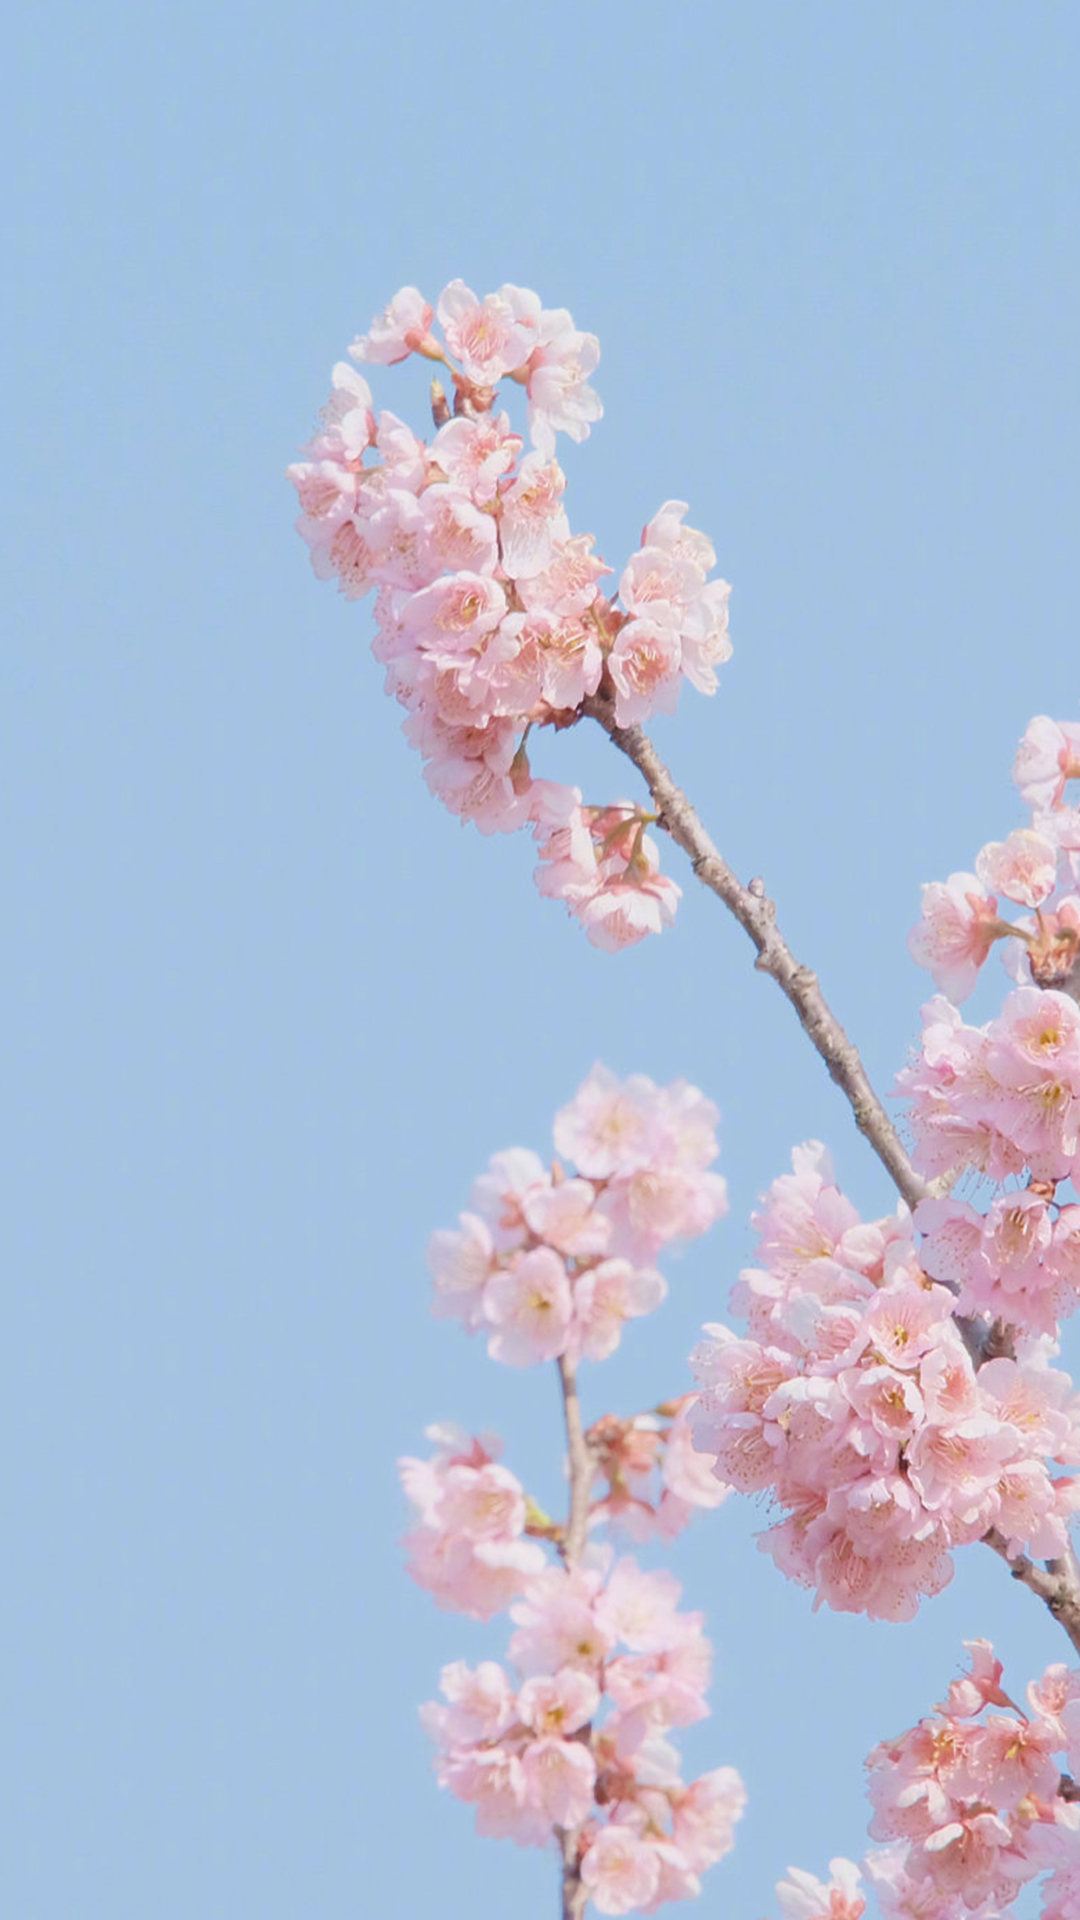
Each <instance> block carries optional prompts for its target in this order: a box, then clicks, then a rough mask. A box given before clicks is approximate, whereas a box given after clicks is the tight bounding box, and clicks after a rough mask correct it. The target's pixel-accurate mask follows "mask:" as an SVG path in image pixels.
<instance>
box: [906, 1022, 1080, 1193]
mask: <svg viewBox="0 0 1080 1920" xmlns="http://www.w3.org/2000/svg"><path fill="white" fill-rule="evenodd" d="M897 1085H898V1087H899V1089H900V1091H901V1093H903V1094H904V1095H906V1096H907V1097H908V1098H909V1099H910V1101H911V1106H910V1109H909V1112H908V1124H909V1126H910V1128H911V1132H912V1135H913V1138H914V1143H915V1150H914V1160H915V1165H916V1166H917V1167H918V1169H919V1171H920V1172H921V1173H925V1174H927V1175H929V1176H930V1177H933V1176H935V1175H938V1174H957V1173H960V1172H963V1171H965V1170H966V1169H969V1168H970V1169H973V1170H974V1171H975V1172H977V1173H980V1174H984V1175H985V1176H986V1177H987V1178H988V1179H989V1180H992V1181H994V1182H995V1183H1000V1182H1002V1181H1004V1180H1007V1179H1009V1178H1010V1177H1012V1176H1015V1175H1019V1174H1022V1173H1023V1172H1024V1170H1025V1169H1027V1170H1028V1171H1029V1172H1030V1173H1031V1174H1032V1175H1033V1177H1034V1178H1035V1179H1036V1180H1037V1181H1046V1182H1049V1183H1050V1184H1051V1185H1055V1184H1056V1183H1057V1182H1058V1181H1060V1180H1065V1179H1067V1178H1069V1176H1070V1175H1073V1176H1075V1175H1076V1174H1077V1173H1080V1006H1078V1005H1077V1003H1076V1001H1075V1000H1073V999H1072V998H1071V997H1070V995H1069V994H1066V993H1057V992H1052V991H1047V992H1043V991H1041V990H1040V989H1039V988H1038V987H1018V988H1017V989H1016V990H1015V991H1014V992H1012V993H1009V994H1008V995H1007V996H1006V998H1005V1002H1004V1004H1003V1006H1002V1009H1001V1012H1000V1014H999V1015H998V1017H997V1019H996V1020H991V1021H989V1022H988V1023H987V1024H986V1025H985V1026H981V1027H971V1026H968V1025H966V1024H965V1022H964V1020H963V1019H962V1018H961V1016H960V1014H959V1013H958V1012H957V1010H956V1008H955V1007H954V1006H953V1005H952V1004H951V1002H950V1001H948V1000H946V999H945V998H944V997H943V996H942V995H940V994H938V995H935V997H934V999H933V1000H931V1001H929V1002H928V1004H927V1005H926V1007H924V1009H923V1035H922V1047H921V1051H920V1055H919V1058H918V1059H917V1060H916V1061H915V1062H914V1064H913V1065H912V1066H910V1067H907V1068H905V1069H904V1071H903V1072H902V1073H901V1074H900V1076H899V1078H898V1081H897Z"/></svg>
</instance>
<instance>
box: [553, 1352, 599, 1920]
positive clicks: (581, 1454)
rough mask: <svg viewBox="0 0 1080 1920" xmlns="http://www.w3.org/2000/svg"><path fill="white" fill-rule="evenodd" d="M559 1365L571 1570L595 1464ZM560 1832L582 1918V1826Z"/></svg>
mask: <svg viewBox="0 0 1080 1920" xmlns="http://www.w3.org/2000/svg"><path fill="white" fill-rule="evenodd" d="M558 1366H559V1385H560V1386H561V1388H562V1403H563V1418H564V1420H565V1422H566V1448H567V1454H568V1456H569V1464H570V1511H569V1513H568V1514H567V1517H566V1532H565V1534H564V1536H563V1548H562V1553H563V1559H564V1561H565V1563H566V1566H567V1567H568V1568H569V1569H570V1571H571V1572H572V1571H573V1569H574V1568H575V1567H576V1566H577V1564H578V1562H579V1560H580V1559H581V1556H582V1553H583V1552H584V1548H585V1538H586V1534H587V1532H588V1526H589V1498H590V1495H591V1493H592V1484H593V1480H594V1478H595V1475H596V1467H595V1464H594V1461H593V1457H592V1453H591V1452H590V1449H589V1443H588V1441H587V1440H586V1438H585V1427H584V1424H583V1422H582V1418H581V1402H580V1400H579V1399H578V1390H577V1372H576V1369H575V1367H574V1365H573V1362H572V1361H570V1360H568V1359H567V1357H566V1355H565V1354H563V1355H561V1356H560V1359H559V1362H558ZM559 1832H560V1840H561V1843H562V1856H563V1865H562V1885H561V1891H562V1920H582V1915H583V1914H584V1912H585V1907H586V1904H587V1902H588V1898H589V1894H588V1888H587V1887H585V1886H584V1885H583V1883H582V1879H581V1872H580V1868H579V1865H578V1841H579V1838H580V1835H581V1828H580V1827H563V1828H561V1829H560V1830H559Z"/></svg>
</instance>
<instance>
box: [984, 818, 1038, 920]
mask: <svg viewBox="0 0 1080 1920" xmlns="http://www.w3.org/2000/svg"><path fill="white" fill-rule="evenodd" d="M975 870H976V872H977V873H978V876H979V879H980V880H981V881H982V883H983V885H984V886H985V887H986V888H987V889H988V890H989V892H990V893H995V894H996V893H1002V894H1004V896H1005V898H1006V899H1007V900H1015V901H1016V902H1017V904H1018V905H1019V906H1023V907H1038V906H1041V905H1042V902H1043V901H1044V900H1045V899H1046V898H1047V897H1048V895H1050V894H1051V893H1053V891H1054V887H1055V885H1056V883H1057V848H1056V847H1055V846H1054V845H1053V843H1052V842H1051V841H1049V840H1044V839H1043V836H1042V834H1041V833H1032V832H1031V831H1030V830H1029V829H1027V828H1021V829H1020V830H1018V831H1017V832H1015V833H1010V835H1009V837H1008V839H1007V840H991V841H990V842H989V844H988V845H987V846H985V847H984V848H983V850H982V852H981V853H980V854H979V857H978V859H977V860H976V862H975Z"/></svg>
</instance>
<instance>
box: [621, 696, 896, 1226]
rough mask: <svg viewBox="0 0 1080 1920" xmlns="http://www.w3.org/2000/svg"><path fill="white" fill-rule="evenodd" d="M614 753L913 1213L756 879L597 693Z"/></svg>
mask: <svg viewBox="0 0 1080 1920" xmlns="http://www.w3.org/2000/svg"><path fill="white" fill-rule="evenodd" d="M584 712H585V713H587V714H588V715H589V716H590V717H591V718H592V719H593V720H596V721H597V722H598V723H599V724H600V726H601V727H603V729H604V732H605V733H606V734H608V735H609V737H610V738H611V740H612V741H613V742H614V744H615V745H616V746H617V747H618V749H619V751H620V753H625V754H626V756H627V758H628V759H630V760H632V761H633V763H634V765H635V766H636V767H637V769H638V771H639V773H640V774H641V775H642V777H643V779H644V781H645V784H646V786H647V787H648V789H649V792H650V793H651V795H652V798H653V803H654V805H655V807H656V811H657V815H658V818H659V824H660V826H662V827H663V828H664V830H665V832H667V833H669V834H670V835H671V838H672V839H673V840H674V841H676V842H677V844H678V845H679V846H680V847H681V848H682V849H683V852H684V853H686V854H687V855H688V856H689V858H690V861H691V863H692V865H693V869H694V872H695V873H696V874H697V877H698V879H699V880H700V881H701V882H702V884H703V885H704V886H706V887H708V888H709V889H710V891H711V892H713V893H715V894H716V896H717V898H718V899H720V900H722V901H723V903H724V905H725V906H726V907H727V908H728V909H729V911H730V912H731V913H733V914H734V915H735V918H736V920H737V921H738V922H739V925H740V926H741V927H742V928H743V929H744V931H745V932H746V933H748V934H749V936H750V939H751V940H752V941H753V943H754V946H755V947H756V948H757V961H756V963H755V964H756V966H757V967H758V970H759V971H760V972H761V973H767V974H769V975H770V976H771V977H772V979H774V980H775V981H776V984H777V986H778V987H779V988H780V991H781V993H784V994H786V996H787V998H788V999H789V1000H790V1001H791V1004H792V1006H793V1007H794V1009H795V1012H796V1014H797V1016H798V1019H799V1023H800V1025H801V1026H802V1028H803V1031H804V1032H805V1033H806V1035H807V1037H808V1038H809V1040H810V1041H811V1043H812V1044H813V1046H814V1047H816V1049H817V1051H818V1053H819V1054H820V1055H821V1058H822V1059H823V1060H824V1062H825V1065H826V1066H827V1067H828V1069H829V1072H830V1074H831V1075H832V1078H833V1079H834V1080H835V1082H836V1084H837V1086H838V1087H839V1088H840V1090H841V1092H842V1093H843V1094H844V1096H845V1098H846V1100H847V1102H848V1105H849V1106H850V1108H851V1111H852V1113H853V1115H854V1117H855V1124H856V1126H857V1127H858V1129H859V1131H860V1133H862V1134H863V1135H864V1136H865V1138H866V1139H867V1140H868V1141H869V1143H870V1145H871V1147H872V1148H873V1150H874V1152H875V1153H876V1154H877V1157H878V1159H879V1160H880V1161H881V1163H882V1165H883V1167H884V1168H885V1170H886V1172H887V1173H888V1174H889V1177H890V1179H891V1180H892V1182H893V1185H894V1186H895V1187H896V1189H897V1191H898V1193H900V1194H901V1195H902V1196H903V1198H904V1199H905V1200H906V1201H907V1203H908V1205H909V1206H911V1207H914V1206H915V1205H916V1204H917V1203H918V1201H920V1200H921V1199H923V1198H924V1197H925V1195H926V1194H927V1192H928V1191H929V1189H928V1187H927V1184H926V1182H925V1181H924V1180H922V1179H920V1177H919V1175H918V1174H917V1173H916V1171H915V1169H914V1167H913V1166H912V1164H911V1161H910V1159H909V1158H908V1155H907V1153H906V1152H905V1149H904V1145H903V1142H902V1141H901V1139H900V1136H899V1134H898V1133H897V1131H896V1128H895V1127H894V1125H893V1123H892V1121H891V1120H890V1119H889V1116H888V1114H887V1113H886V1111H885V1109H884V1107H883V1106H882V1104H881V1101H880V1100H879V1099H878V1097H877V1094H876V1093H875V1092H874V1089H873V1087H872V1086H871V1085H870V1081H869V1079H868V1078H867V1074H866V1069H865V1067H864V1066H863V1063H862V1061H861V1059H860V1058H859V1052H858V1048H857V1047H855V1046H853V1045H852V1043H851V1041H850V1040H849V1039H848V1037H847V1034H846V1033H845V1032H844V1029H843V1027H842V1026H841V1025H840V1022H839V1020H838V1019H837V1018H836V1015H835V1014H834V1013H833V1011H832V1009H831V1008H830V1006H829V1004H828V1001H827V1000H826V998H825V995H824V994H823V993H822V991H821V988H820V986H819V985H818V978H817V975H816V973H813V972H812V971H811V969H810V968H809V967H806V966H804V965H803V964H802V962H801V961H799V960H796V958H795V955H794V954H793V953H792V951H791V948H790V947H789V946H788V944H787V941H786V940H785V939H784V937H783V935H782V933H781V932H780V929H779V927H778V926H777V924H776V908H775V906H774V904H773V902H772V901H771V900H770V899H769V898H768V897H767V895H766V893H765V885H764V882H763V881H761V880H751V881H750V883H749V885H748V886H745V885H744V884H743V882H742V881H741V880H739V879H738V878H737V876H736V875H735V874H734V873H733V872H732V870H731V868H730V867H729V866H728V864H727V862H726V860H724V859H723V857H722V855H721V854H720V852H719V850H718V849H717V847H716V846H715V845H714V844H713V841H712V840H711V838H710V836H709V834H708V833H707V832H706V830H705V828H704V827H703V825H702V823H701V821H700V819H699V818H698V815H697V812H696V811H695V809H694V807H693V806H692V805H691V803H690V801H689V800H688V799H687V797H686V795H685V793H684V792H683V791H682V789H681V787H678V786H676V784H675V781H674V780H673V779H672V777H671V774H670V773H669V771H668V769H667V767H666V766H665V765H664V762H663V761H662V760H661V758H660V755H659V754H658V753H657V751H656V748H655V747H654V746H653V743H652V741H651V740H650V739H649V737H648V734H647V733H645V732H644V730H643V729H642V728H641V727H620V726H617V725H616V722H615V714H614V708H613V705H612V703H611V701H610V700H608V699H607V698H605V697H604V696H603V695H602V694H594V695H593V697H592V698H591V699H590V700H586V702H585V704H584Z"/></svg>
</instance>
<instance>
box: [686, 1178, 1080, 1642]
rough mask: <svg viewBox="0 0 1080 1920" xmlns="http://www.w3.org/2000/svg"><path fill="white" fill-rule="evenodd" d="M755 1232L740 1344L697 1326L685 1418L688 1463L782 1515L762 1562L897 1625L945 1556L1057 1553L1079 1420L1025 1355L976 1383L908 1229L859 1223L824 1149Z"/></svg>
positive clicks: (1069, 1396) (772, 1197) (1077, 1451)
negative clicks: (710, 1464)
mask: <svg viewBox="0 0 1080 1920" xmlns="http://www.w3.org/2000/svg"><path fill="white" fill-rule="evenodd" d="M794 1166H795V1171H794V1173H792V1174H788V1175H785V1176H784V1177H783V1178H781V1179H779V1180H777V1181H776V1182H775V1183H774V1185H773V1187H772V1188H771V1189H770V1192H769V1194H768V1195H767V1198H766V1203H765V1207H764V1210H763V1212H762V1213H760V1214H758V1215H756V1216H755V1220H754V1223H755V1225H756V1226H757V1228H758V1230H759V1232H760V1234H761V1245H760V1247H759V1250H758V1251H759V1257H760V1259H761V1262H762V1265H761V1267H760V1268H755V1269H751V1270H749V1271H747V1272H745V1273H743V1274H742V1275H741V1277H740V1284H739V1286H738V1287H737V1288H736V1289H735V1292H734V1294H733V1302H732V1304H733V1306H734V1307H735V1308H736V1310H737V1311H738V1310H741V1311H744V1312H745V1313H746V1314H747V1317H748V1319H749V1337H747V1338H743V1339H740V1338H737V1337H736V1335H735V1334H734V1333H732V1332H731V1331H730V1330H729V1329H727V1328H725V1327H720V1326H717V1327H711V1328H707V1329H706V1333H707V1335H708V1336H709V1337H708V1338H707V1339H706V1340H705V1341H704V1342H703V1343H702V1345H701V1346H700V1347H699V1348H698V1350H697V1352H696V1354H695V1356H694V1359H693V1365H694V1371H695V1374H696V1375H697V1378H698V1380H699V1382H700V1383H701V1387H702V1392H701V1396H700V1399H699V1400H698V1402H697V1403H696V1404H695V1406H694V1407H693V1408H692V1410H691V1416H690V1417H691V1420H692V1422H693V1425H694V1428H695V1434H696V1439H697V1444H698V1446H699V1447H700V1448H701V1449H702V1450H703V1451H706V1452H708V1453H709V1454H711V1455H712V1456H713V1457H714V1459H715V1462H716V1468H715V1470H716V1472H717V1474H718V1475H719V1476H720V1477H721V1479H723V1480H724V1481H726V1482H728V1483H730V1484H731V1485H732V1486H734V1487H736V1488H738V1489H739V1490H740V1491H743V1492H751V1491H756V1490H759V1489H766V1488H768V1489H771V1490H772V1491H773V1493H774V1494H775V1496H776V1498H777V1500H778V1501H779V1502H780V1503H781V1505H782V1506H783V1507H784V1508H786V1509H787V1515H786V1517H785V1518H784V1519H783V1520H782V1521H781V1522H780V1523H779V1524H777V1525H775V1526H773V1527H772V1528H770V1529H769V1530H768V1532H766V1533H765V1535H764V1536H763V1539H762V1542H761V1544H762V1546H763V1547H764V1548H765V1550H766V1551H767V1552H769V1553H771V1554H772V1555H773V1557H774V1559H775V1560H776V1562H777V1564H778V1565H779V1566H780V1568H781V1569H782V1571H783V1572H784V1573H786V1574H787V1575H788V1576H789V1577H790V1578H792V1579H794V1580H797V1581H799V1582H800V1583H801V1584H803V1585H805V1586H808V1587H812V1588H813V1589H814V1590H815V1593H816V1598H817V1602H818V1603H820V1602H822V1601H824V1602H826V1603H827V1604H828V1605H829V1606H831V1607H834V1608H836V1609H838V1610H839V1611H842V1612H859V1613H867V1614H869V1615H870V1617H871V1618H872V1619H888V1620H906V1619H910V1618H911V1617H912V1616H913V1614H914V1613H915V1611H916V1609H917V1607H918V1604H919V1600H920V1597H921V1596H923V1595H930V1594H934V1593H937V1592H939V1591H940V1589H941V1588H942V1587H943V1586H944V1585H945V1584H946V1582H947V1581H948V1580H949V1579H950V1577H951V1573H952V1563H951V1559H950V1551H951V1549H952V1548H953V1547H956V1546H960V1545H964V1544H966V1543H969V1542H972V1541H976V1540H979V1539H981V1538H982V1537H983V1535H984V1534H986V1533H987V1532H988V1531H989V1530H990V1529H991V1528H997V1529H998V1530H999V1532H1000V1533H1001V1534H1002V1535H1003V1536H1004V1538H1005V1539H1006V1540H1007V1542H1008V1545H1009V1550H1010V1551H1011V1552H1018V1551H1020V1550H1021V1548H1027V1549H1029V1550H1030V1551H1031V1552H1032V1553H1035V1554H1038V1555H1054V1554H1059V1553H1062V1552H1063V1551H1065V1548H1066V1545H1067V1519H1068V1516H1069V1515H1070V1513H1071V1512H1072V1511H1073V1510H1074V1507H1075V1505H1076V1503H1077V1497H1078V1496H1077V1483H1076V1482H1075V1481H1074V1480H1073V1479H1072V1478H1071V1477H1068V1476H1066V1477H1062V1478H1058V1479H1055V1478H1053V1477H1052V1476H1051V1474H1050V1472H1049V1471H1048V1468H1047V1464H1046V1462H1047V1460H1048V1459H1049V1460H1053V1461H1056V1462H1058V1463H1060V1464H1064V1465H1071V1464H1076V1463H1077V1462H1078V1461H1080V1403H1078V1401H1077V1397H1076V1395H1075V1394H1074V1392H1073V1390H1072V1385H1071V1382H1070V1381H1069V1379H1068V1377H1067V1375H1065V1374H1062V1373H1058V1372H1056V1371H1054V1370H1053V1369H1052V1368H1050V1367H1049V1366H1048V1365H1047V1364H1046V1360H1045V1355H1044V1354H1043V1353H1041V1352H1035V1353H1033V1354H1032V1355H1031V1357H1030V1358H1029V1359H1028V1360H1027V1361H1026V1362H1025V1363H1024V1364H1020V1363H1019V1362H1017V1361H1016V1360H1013V1359H1009V1358H1004V1357H1001V1358H997V1359H993V1360H990V1361H988V1362H986V1363H985V1364H984V1365H983V1366H981V1367H980V1368H979V1370H978V1371H977V1372H976V1369H975V1366H974V1364H973V1362H972V1359H971V1356H970V1354H969V1352H968V1349H967V1347H966V1345H965V1343H964V1341H963V1339H962V1338H961V1334H960V1331H959V1329H958V1327H957V1325H956V1322H955V1319H954V1317H953V1316H954V1310H955V1306H956V1301H955V1298H954V1296H953V1294H952V1293H951V1292H950V1291H949V1290H948V1289H947V1288H946V1287H943V1286H940V1285H937V1284H935V1283H934V1282H933V1281H931V1280H930V1279H929V1278H928V1277H927V1275H926V1273H925V1272H924V1271H923V1269H922V1267H921V1266H920V1264H919V1262H918V1259H917V1258H916V1255H915V1250H914V1246H913V1242H912V1237H911V1224H910V1220H909V1219H908V1218H907V1217H906V1216H897V1217H894V1218H892V1219H888V1220H881V1221H877V1222H874V1223H872V1224H864V1223H863V1222H861V1221H860V1220H859V1218H858V1216H857V1214H856V1212H855V1210H854V1208H853V1207H852V1206H851V1205H850V1203H849V1202H848V1201H847V1200H846V1199H845V1197H844V1196H843V1194H842V1193H840V1191H839V1190H838V1188H837V1187H836V1184H835V1181H834V1179H833V1175H832V1170H831V1166H830V1163H829V1160H828V1156H827V1155H826V1154H825V1152H824V1149H822V1148H820V1147H819V1146H817V1145H816V1144H811V1145H810V1146H807V1147H803V1148H801V1149H799V1150H797V1151H796V1153H795V1155H794Z"/></svg>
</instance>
